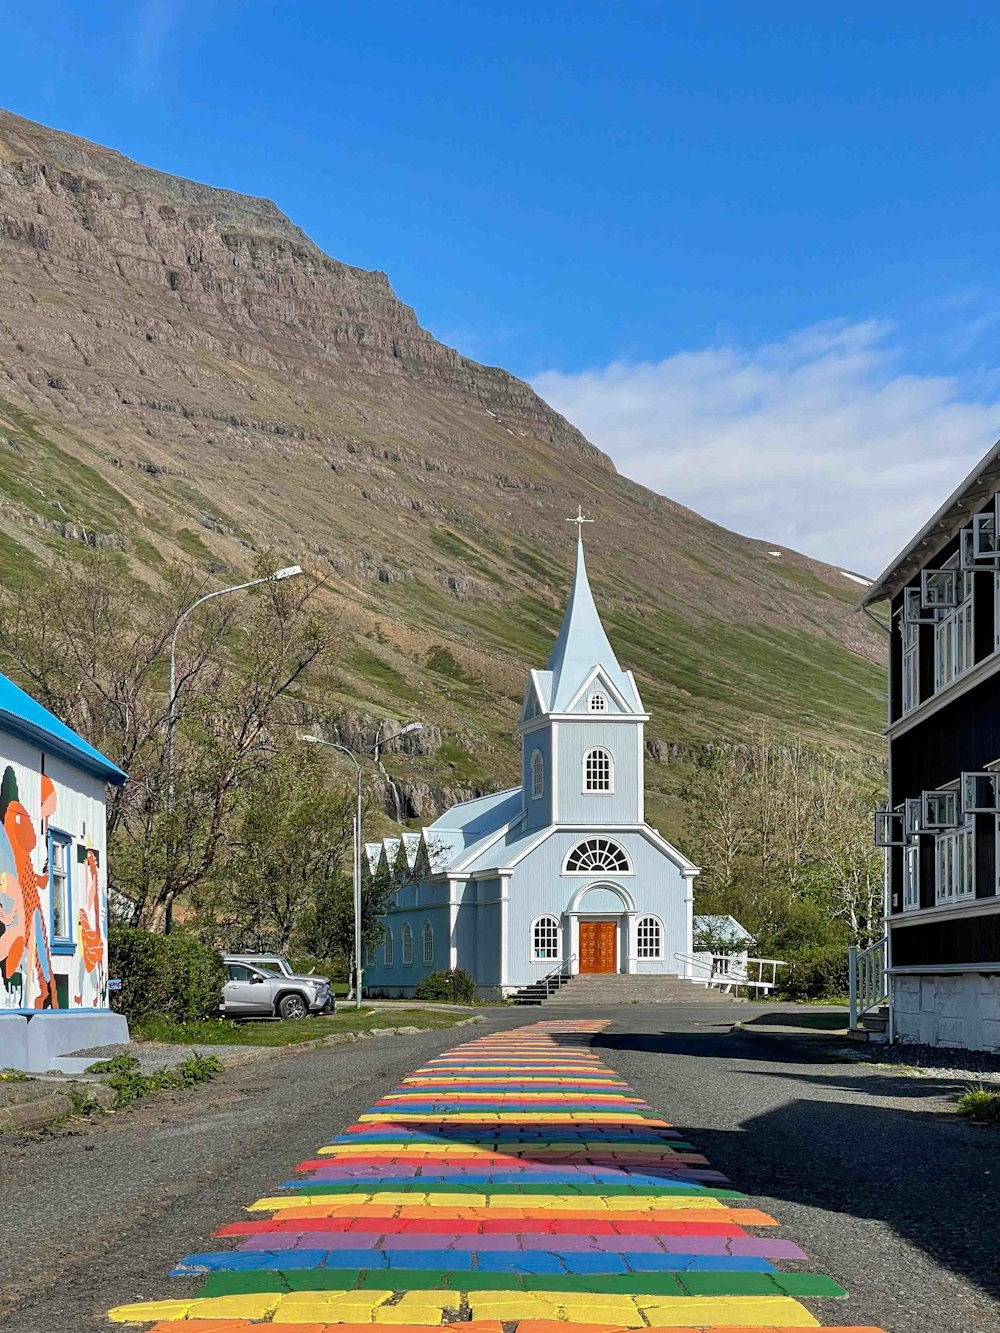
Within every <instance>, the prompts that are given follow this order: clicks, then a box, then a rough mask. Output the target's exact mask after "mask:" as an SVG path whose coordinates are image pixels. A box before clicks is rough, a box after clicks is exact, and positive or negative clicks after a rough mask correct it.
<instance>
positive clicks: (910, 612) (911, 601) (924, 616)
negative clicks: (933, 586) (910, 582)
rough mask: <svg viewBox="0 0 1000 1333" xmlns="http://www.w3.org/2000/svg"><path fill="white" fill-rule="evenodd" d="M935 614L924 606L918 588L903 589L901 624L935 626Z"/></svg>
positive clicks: (921, 594)
mask: <svg viewBox="0 0 1000 1333" xmlns="http://www.w3.org/2000/svg"><path fill="white" fill-rule="evenodd" d="M937 622H938V617H937V612H936V611H934V610H932V609H930V608H928V607H925V606H924V600H923V593H922V592H921V590H920V589H919V588H904V589H903V623H904V624H905V625H936V624H937Z"/></svg>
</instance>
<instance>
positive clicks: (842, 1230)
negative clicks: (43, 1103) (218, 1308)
mask: <svg viewBox="0 0 1000 1333" xmlns="http://www.w3.org/2000/svg"><path fill="white" fill-rule="evenodd" d="M756 1012H761V1011H760V1010H757V1009H755V1007H754V1006H750V1005H740V1006H733V1007H730V1006H728V1005H726V1004H720V1005H718V1006H715V1005H713V1006H711V1007H708V1006H705V1005H698V1006H694V1005H692V1006H670V1005H657V1006H655V1007H648V1008H646V1007H641V1006H629V1007H628V1009H627V1010H626V1009H623V1008H621V1007H618V1008H616V1009H608V1010H605V1011H587V1010H574V1011H572V1015H573V1016H579V1017H598V1016H599V1017H604V1018H607V1019H608V1020H609V1027H608V1029H607V1031H606V1032H604V1033H603V1034H601V1035H600V1036H598V1037H597V1038H596V1049H597V1050H598V1052H599V1053H600V1055H601V1057H602V1059H604V1060H605V1061H606V1062H607V1063H608V1064H609V1065H611V1066H612V1067H613V1068H615V1069H618V1070H620V1072H621V1073H622V1075H623V1076H624V1077H625V1078H627V1079H628V1080H629V1082H630V1083H631V1084H632V1085H633V1087H635V1088H636V1089H638V1091H639V1092H641V1093H642V1094H643V1095H644V1096H645V1097H646V1098H647V1099H648V1100H649V1102H650V1103H651V1104H652V1105H653V1106H654V1107H656V1108H657V1109H658V1110H660V1111H661V1112H662V1113H663V1114H664V1115H665V1116H666V1117H667V1118H668V1119H669V1120H671V1121H673V1123H674V1124H676V1125H678V1126H680V1127H681V1128H682V1129H683V1130H684V1131H685V1132H686V1134H687V1135H688V1136H689V1137H690V1138H691V1140H692V1141H693V1142H694V1143H696V1144H697V1145H698V1147H699V1148H700V1149H701V1150H702V1151H703V1152H705V1153H706V1155H707V1156H708V1157H709V1158H710V1160H711V1161H712V1165H713V1166H715V1167H717V1168H718V1169H720V1170H722V1171H725V1172H726V1174H727V1175H729V1176H730V1178H731V1179H732V1181H733V1183H734V1185H735V1186H736V1187H737V1188H740V1189H743V1190H745V1191H746V1192H747V1195H748V1203H750V1204H751V1205H753V1206H756V1207H760V1208H763V1209H764V1210H765V1211H767V1212H770V1213H771V1214H772V1215H773V1216H774V1217H775V1218H776V1219H777V1220H778V1223H779V1225H780V1230H779V1231H778V1233H777V1234H778V1235H781V1236H785V1237H788V1238H789V1239H791V1240H794V1241H797V1242H798V1243H799V1244H801V1245H802V1246H803V1248H804V1249H805V1251H806V1253H807V1254H808V1256H809V1265H808V1267H809V1268H810V1269H811V1270H812V1271H814V1272H819V1273H827V1274H829V1275H830V1276H831V1277H833V1278H835V1279H836V1280H837V1281H838V1282H840V1283H841V1284H842V1285H843V1286H844V1287H845V1288H846V1290H847V1292H848V1298H847V1300H846V1301H826V1302H819V1303H811V1305H812V1309H813V1311H814V1313H815V1314H816V1315H817V1317H818V1318H819V1319H820V1322H821V1323H822V1324H824V1325H827V1326H829V1325H840V1326H843V1325H847V1324H855V1325H860V1326H863V1327H875V1326H880V1327H881V1328H883V1329H884V1330H886V1333H931V1331H932V1330H933V1333H980V1330H990V1331H991V1333H995V1330H996V1329H997V1328H998V1327H1000V1227H998V1223H997V1215H998V1210H997V1182H998V1181H1000V1133H998V1132H997V1131H991V1130H988V1129H983V1128H980V1127H977V1126H974V1125H970V1124H968V1123H966V1122H965V1121H963V1120H962V1119H960V1118H959V1117H958V1116H956V1115H955V1114H954V1111H953V1104H954V1100H953V1099H954V1094H955V1092H956V1090H957V1085H956V1081H955V1080H954V1079H953V1078H950V1077H948V1076H947V1075H946V1074H941V1073H939V1074H937V1075H935V1073H934V1072H932V1071H930V1070H926V1071H922V1072H921V1073H920V1074H919V1075H914V1074H913V1073H912V1072H910V1071H908V1070H905V1069H898V1070H897V1069H893V1070H889V1069H886V1068H885V1067H881V1068H876V1067H874V1066H873V1065H872V1064H870V1063H869V1062H868V1061H866V1060H865V1059H864V1052H865V1051H866V1050H867V1049H868V1048H862V1055H861V1058H859V1057H858V1051H857V1050H855V1049H854V1047H853V1046H852V1047H851V1051H850V1054H851V1056H852V1057H853V1058H852V1060H851V1061H850V1062H847V1061H845V1060H841V1059H837V1058H836V1057H835V1055H834V1054H833V1052H832V1051H831V1049H830V1046H829V1044H827V1043H825V1042H814V1043H812V1044H810V1043H808V1042H807V1041H790V1040H788V1039H787V1038H781V1037H774V1036H769V1035H767V1034H765V1033H761V1032H746V1031H744V1032H735V1033H734V1032H732V1031H731V1025H732V1024H733V1023H734V1022H736V1021H737V1020H741V1019H746V1018H748V1017H751V1016H753V1014H754V1013H756ZM555 1016H556V1015H553V1017H555ZM558 1016H559V1017H568V1016H570V1014H569V1012H567V1011H563V1012H561V1013H560V1014H559V1015H558ZM543 1017H546V1015H544V1014H542V1013H539V1012H537V1011H535V1012H532V1011H528V1012H525V1011H523V1010H522V1011H517V1010H514V1011H511V1010H506V1011H500V1012H498V1013H497V1014H496V1015H490V1017H489V1018H488V1019H487V1024H486V1025H485V1026H484V1027H481V1028H478V1029H474V1030H472V1031H468V1030H461V1029H460V1030H458V1031H454V1030H446V1031H430V1032H424V1033H419V1034H413V1035H409V1036H406V1037H389V1038H384V1039H380V1040H377V1041H370V1042H364V1043H362V1044H360V1045H354V1044H351V1045H348V1046H340V1047H333V1048H326V1049H319V1050H312V1051H307V1052H301V1053H298V1054H296V1055H295V1057H294V1058H284V1057H282V1056H278V1057H276V1058H273V1059H271V1060H267V1061H263V1062H259V1063H254V1064H252V1065H245V1066H240V1067H237V1068H233V1069H229V1070H227V1071H226V1073H225V1074H223V1075H222V1076H221V1077H220V1078H219V1079H218V1080H217V1082H215V1083H212V1084H209V1085H204V1086H200V1087H198V1088H195V1089H193V1090H191V1091H189V1092H185V1093H178V1094H175V1095H172V1096H170V1097H167V1098H163V1099H158V1100H156V1101H155V1102H152V1103H149V1104H143V1105H141V1106H139V1107H138V1108H136V1109H135V1110H133V1111H129V1112H127V1113H123V1114H121V1115H115V1116H109V1117H107V1118H106V1119H104V1120H101V1121H99V1122H97V1123H96V1124H95V1125H94V1126H93V1127H92V1128H90V1129H89V1130H87V1131H86V1132H84V1133H81V1134H79V1135H72V1136H68V1135H67V1136H63V1137H53V1136H47V1137H43V1138H40V1139H37V1140H29V1139H21V1140H15V1139H11V1138H5V1140H4V1142H3V1146H2V1149H0V1151H2V1153H3V1183H4V1197H6V1198H9V1199H13V1200H17V1199H19V1200H22V1201H24V1206H23V1207H19V1208H18V1210H17V1216H16V1222H13V1221H12V1234H16V1243H8V1244H7V1245H5V1246H0V1333H98V1331H99V1330H100V1331H101V1333H104V1331H105V1330H106V1329H107V1323H106V1320H105V1313H106V1311H107V1310H108V1308H109V1307H110V1306H112V1305H115V1304H119V1303H121V1302H124V1301H131V1300H138V1299H161V1298H164V1297H168V1296H170V1295H176V1294H177V1293H178V1292H179V1291H180V1290H181V1289H182V1286H181V1284H182V1280H181V1279H170V1278H168V1276H167V1274H168V1272H169V1270H170V1268H171V1267H172V1266H173V1264H174V1263H175V1261H176V1260H177V1258H178V1257H179V1256H180V1255H183V1254H187V1253H191V1252H193V1251H198V1250H210V1249H214V1248H216V1247H217V1244H218V1242H216V1241H214V1240H213V1239H212V1232H213V1230H214V1228H216V1227H218V1226H219V1225H221V1224H223V1223H225V1222H229V1221H232V1220H233V1219H234V1218H236V1217H239V1216H241V1215H242V1213H243V1209H244V1208H245V1207H246V1205H247V1203H248V1202H249V1201H251V1200H253V1199H254V1198H257V1197H260V1196H261V1195H264V1194H269V1193H271V1192H272V1191H273V1190H274V1188H275V1186H276V1185H277V1184H278V1183H279V1182H280V1181H282V1180H285V1179H287V1178H288V1176H289V1174H290V1173H291V1170H292V1168H293V1167H294V1165H295V1163H296V1162H298V1161H301V1160H302V1159H303V1158H305V1157H311V1156H312V1155H313V1153H314V1151H315V1149H316V1147H317V1146H318V1145H319V1144H320V1143H322V1142H323V1141H324V1140H326V1139H328V1138H329V1137H330V1136H331V1135H332V1134H335V1133H337V1132H338V1131H339V1130H341V1129H342V1128H343V1127H344V1126H346V1125H347V1124H349V1123H350V1122H351V1121H352V1120H354V1119H356V1117H357V1115H358V1113H359V1112H361V1111H363V1110H365V1109H366V1108H367V1107H368V1106H370V1105H371V1103H372V1102H373V1101H374V1100H375V1099H376V1098H377V1097H378V1096H379V1095H380V1094H381V1093H383V1092H384V1091H386V1089H388V1088H389V1087H390V1086H391V1085H392V1084H393V1083H394V1082H396V1081H398V1080H399V1078H401V1077H402V1076H403V1075H405V1074H406V1073H408V1072H409V1071H410V1070H412V1069H413V1068H414V1067H416V1066H417V1065H418V1064H420V1063H421V1062H423V1061H424V1060H426V1059H427V1058H428V1057H429V1056H430V1055H431V1054H433V1053H434V1052H436V1051H441V1050H445V1049H447V1048H448V1047H450V1046H454V1045H457V1044H459V1043H460V1042H462V1041H466V1040H468V1039H469V1038H470V1037H472V1036H474V1035H477V1034H478V1033H481V1032H483V1031H488V1030H490V1028H496V1027H512V1026H519V1025H521V1024H524V1023H531V1022H534V1021H537V1020H538V1019H540V1018H543ZM871 1049H872V1051H873V1052H875V1053H876V1054H879V1055H884V1054H885V1051H884V1050H880V1049H879V1048H874V1047H873V1048H871ZM910 1054H911V1058H912V1053H910ZM941 1054H942V1052H939V1051H935V1052H933V1055H934V1057H935V1058H937V1057H940V1056H941ZM970 1062H971V1061H970V1059H969V1057H968V1056H967V1055H965V1054H963V1056H962V1063H963V1064H965V1063H970ZM958 1086H960V1084H959V1085H958ZM14 1226H16V1233H14V1231H13V1228H14ZM185 1289H186V1288H185Z"/></svg>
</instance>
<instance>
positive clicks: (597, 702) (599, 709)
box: [587, 690, 608, 713]
mask: <svg viewBox="0 0 1000 1333" xmlns="http://www.w3.org/2000/svg"><path fill="white" fill-rule="evenodd" d="M587 708H588V710H589V711H590V712H591V713H606V712H607V711H608V696H607V695H606V694H602V693H601V691H600V690H595V691H594V693H593V694H592V695H591V696H590V698H589V699H588V700H587Z"/></svg>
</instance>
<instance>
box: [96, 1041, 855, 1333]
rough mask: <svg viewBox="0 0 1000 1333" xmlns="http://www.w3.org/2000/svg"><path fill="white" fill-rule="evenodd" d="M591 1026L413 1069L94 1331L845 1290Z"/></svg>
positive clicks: (599, 1328) (541, 1327)
mask: <svg viewBox="0 0 1000 1333" xmlns="http://www.w3.org/2000/svg"><path fill="white" fill-rule="evenodd" d="M603 1026H604V1025H603V1024H601V1023H594V1022H585V1021H566V1022H549V1023H537V1024H534V1025H532V1026H530V1027H523V1028H518V1029H516V1030H515V1031H513V1032H503V1033H497V1034H494V1035H491V1036H485V1037H481V1038H479V1039H478V1040H476V1041H471V1042H468V1043H467V1044H466V1045H464V1046H459V1047H456V1048H455V1049H454V1050H452V1051H449V1052H446V1053H445V1054H443V1055H441V1056H438V1057H436V1058H435V1059H433V1060H431V1061H429V1062H428V1063H427V1064H426V1065H424V1066H423V1068H421V1069H418V1070H417V1072H416V1073H414V1074H411V1075H410V1076H409V1078H407V1079H405V1080H404V1082H403V1083H402V1085H401V1086H400V1087H398V1088H396V1089H395V1091H394V1092H391V1093H389V1094H388V1096H386V1097H384V1098H383V1099H382V1100H381V1101H380V1102H379V1103H378V1104H377V1105H376V1106H374V1107H373V1108H372V1109H371V1110H370V1111H369V1112H368V1113H367V1114H365V1115H363V1116H361V1118H360V1120H359V1122H358V1123H357V1124H356V1125H352V1126H351V1128H350V1129H349V1130H348V1131H347V1133H346V1134H343V1135H340V1136H339V1137H338V1138H336V1139H334V1140H333V1141H332V1142H331V1143H330V1144H329V1145H328V1146H327V1147H325V1148H321V1149H320V1151H319V1156H318V1157H317V1158H316V1159H315V1160H314V1161H309V1162H303V1163H302V1164H301V1166H300V1168H299V1170H300V1171H301V1172H302V1175H301V1176H300V1177H298V1178H296V1179H295V1180H291V1181H288V1182H287V1183H286V1184H285V1185H284V1186H283V1187H282V1189H283V1191H284V1192H283V1193H281V1194H276V1195H275V1196H274V1197H273V1198H267V1199H259V1200H258V1201H257V1202H256V1203H254V1204H252V1205H251V1206H250V1208H249V1210H248V1211H249V1213H250V1215H251V1216H250V1218H249V1220H247V1221H242V1222H235V1223H233V1224H232V1225H230V1226H226V1227H223V1228H222V1230H221V1231H220V1232H218V1235H219V1236H220V1237H225V1238H226V1240H227V1241H230V1242H231V1241H236V1248H235V1249H224V1250H219V1251H217V1252H213V1253H210V1254H190V1255H188V1256H187V1257H186V1258H184V1259H182V1260H181V1261H180V1263H179V1264H178V1266H177V1268H176V1269H175V1270H174V1276H176V1278H177V1287H178V1292H179V1294H178V1296H177V1298H176V1299H173V1300H166V1301H153V1302H148V1303H144V1304H139V1305H123V1306H119V1307H118V1308H117V1309H115V1310H112V1311H111V1312H110V1318H111V1319H112V1320H115V1321H117V1322H119V1323H131V1324H143V1325H146V1326H149V1325H150V1324H153V1327H154V1333H170V1330H178V1329H182V1328H185V1327H190V1324H189V1322H188V1321H197V1322H196V1324H195V1328H196V1330H197V1333H244V1331H245V1330H249V1329H253V1328H258V1327H261V1326H263V1327H266V1328H267V1329H270V1330H272V1333H323V1330H326V1329H336V1330H337V1333H355V1326H357V1330H360V1328H361V1327H362V1326H364V1327H365V1328H367V1329H369V1330H370V1328H371V1325H372V1324H393V1325H395V1326H396V1329H397V1331H398V1333H405V1330H407V1329H420V1330H424V1331H426V1329H427V1327H428V1326H430V1325H433V1326H437V1325H441V1324H452V1323H461V1324H462V1326H463V1330H464V1333H557V1331H558V1333H609V1331H610V1330H618V1329H634V1328H647V1327H648V1328H673V1329H686V1330H688V1333H692V1331H693V1330H711V1331H712V1333H746V1330H749V1329H755V1330H762V1329H763V1330H771V1331H772V1333H774V1331H775V1330H791V1329H801V1328H816V1327H819V1324H818V1321H817V1320H816V1319H815V1318H814V1317H813V1315H812V1314H810V1312H809V1311H808V1310H807V1309H806V1307H805V1306H804V1305H803V1304H802V1301H803V1300H809V1299H810V1298H816V1299H819V1298H823V1297H836V1296H843V1295H844V1292H843V1290H842V1289H841V1288H840V1287H838V1286H837V1284H836V1283H835V1282H833V1281H831V1280H830V1279H829V1278H827V1277H823V1276H822V1275H817V1274H813V1273H809V1272H806V1271H803V1269H802V1264H801V1261H802V1260H804V1259H805V1255H804V1254H803V1253H802V1251H801V1250H800V1249H799V1248H798V1246H796V1245H793V1244H792V1242H791V1241H787V1240H781V1239H777V1238H775V1237H774V1236H773V1235H772V1234H768V1232H769V1229H771V1228H773V1227H775V1226H776V1223H775V1221H774V1219H773V1218H771V1217H768V1216H767V1215H766V1214H765V1213H761V1212H758V1211H756V1210H755V1209H752V1208H748V1207H745V1206H743V1205H742V1202H741V1200H742V1196H741V1195H740V1194H738V1193H737V1192H736V1191H735V1190H732V1189H730V1188H728V1182H727V1181H726V1180H725V1178H724V1177H723V1176H721V1175H720V1174H719V1172H717V1171H712V1170H711V1169H710V1168H709V1165H708V1163H707V1161H706V1160H705V1158H704V1157H702V1156H700V1155H699V1154H698V1153H697V1152H696V1151H695V1150H694V1148H693V1147H692V1145H691V1144H689V1143H685V1142H683V1141H682V1139H681V1137H680V1135H679V1133H678V1132H677V1131H676V1130H673V1129H671V1127H670V1125H669V1124H668V1123H667V1122H666V1121H665V1120H660V1119H658V1118H657V1117H656V1115H655V1114H654V1112H653V1111H652V1110H651V1109H650V1107H648V1106H647V1105H646V1104H645V1103H644V1102H643V1101H641V1100H640V1098H639V1097H637V1096H636V1095H635V1093H634V1092H633V1091H632V1090H631V1089H630V1088H629V1087H628V1085H627V1084H626V1083H624V1082H623V1081H622V1080H621V1079H620V1078H619V1077H618V1076H617V1075H616V1074H615V1073H614V1072H613V1071H611V1070H609V1069H607V1068H606V1067H605V1066H604V1065H602V1064H601V1061H600V1060H599V1058H598V1057H597V1056H596V1055H595V1054H594V1053H593V1052H591V1051H590V1050H589V1049H588V1047H589V1044H590V1039H591V1036H592V1034H593V1033H594V1032H595V1031H598V1030H600V1028H601V1027H603ZM781 1261H791V1262H794V1263H796V1267H795V1269H794V1271H788V1270H782V1269H781V1268H780V1267H779V1264H780V1262H781ZM199 1277H200V1278H201V1285H200V1287H199V1288H198V1289H197V1290H196V1291H195V1290H193V1287H194V1282H195V1279H197V1278H199ZM192 1333H194V1330H192ZM840 1333H848V1330H844V1329H841V1330H840ZM849 1333H879V1331H878V1330H871V1329H865V1330H863V1329H852V1330H850V1331H849Z"/></svg>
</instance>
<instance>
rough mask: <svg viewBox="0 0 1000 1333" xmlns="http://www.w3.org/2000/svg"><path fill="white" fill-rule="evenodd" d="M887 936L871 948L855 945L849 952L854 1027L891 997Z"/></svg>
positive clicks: (871, 945)
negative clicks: (861, 947) (887, 964)
mask: <svg viewBox="0 0 1000 1333" xmlns="http://www.w3.org/2000/svg"><path fill="white" fill-rule="evenodd" d="M887 943H888V941H887V939H886V937H885V936H884V935H883V936H882V938H881V939H880V940H876V941H875V943H874V944H870V945H869V946H868V948H867V949H859V948H858V947H857V945H855V944H852V945H851V946H850V947H849V949H848V960H849V961H848V973H849V975H848V987H849V992H850V1023H851V1027H852V1028H856V1027H857V1026H858V1022H859V1020H860V1019H862V1018H863V1017H864V1016H865V1014H867V1013H870V1012H871V1011H872V1010H873V1009H878V1008H879V1006H880V1005H882V1004H883V1003H884V1001H885V1000H886V999H887V998H888V995H889V985H888V974H887V969H886V945H887Z"/></svg>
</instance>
